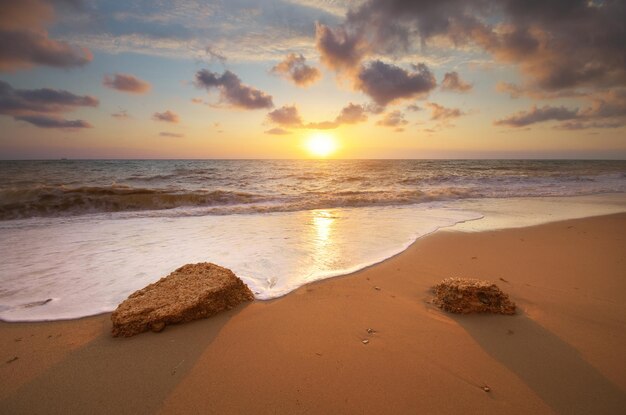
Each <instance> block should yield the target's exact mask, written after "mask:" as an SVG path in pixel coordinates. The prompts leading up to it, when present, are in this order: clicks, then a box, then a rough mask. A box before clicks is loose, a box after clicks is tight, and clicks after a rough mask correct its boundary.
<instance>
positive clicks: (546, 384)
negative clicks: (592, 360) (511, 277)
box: [454, 315, 626, 415]
mask: <svg viewBox="0 0 626 415" xmlns="http://www.w3.org/2000/svg"><path fill="white" fill-rule="evenodd" d="M454 320H456V321H457V322H458V323H459V324H460V325H461V326H462V327H463V328H464V329H465V330H466V331H467V332H468V333H469V334H470V335H471V336H472V337H473V338H474V339H475V340H476V341H477V342H478V344H480V345H481V346H482V348H483V349H484V350H485V351H486V352H487V353H488V354H489V355H491V356H492V357H493V358H495V359H497V360H498V361H499V362H501V363H502V364H503V365H505V366H506V367H507V368H509V369H510V370H511V371H512V372H514V373H515V374H517V376H518V377H519V378H520V379H521V380H522V381H523V382H524V383H525V384H526V385H527V386H528V387H529V388H530V389H532V390H533V391H534V392H535V393H536V394H537V395H538V396H539V397H540V398H541V399H543V401H544V402H546V404H548V405H549V406H550V407H551V408H552V409H553V410H554V411H555V412H557V413H559V414H568V415H570V414H618V413H624V412H623V411H624V410H625V408H626V394H625V393H624V392H623V391H622V390H621V389H619V388H618V387H617V386H616V385H614V384H613V383H612V382H611V381H609V380H608V379H607V378H605V377H604V376H603V375H602V374H601V373H600V372H599V371H598V370H597V369H595V368H594V367H593V366H592V365H590V364H589V363H588V362H587V361H586V360H585V359H584V358H583V357H582V356H581V355H580V353H579V352H578V351H577V350H576V349H574V348H573V347H572V346H570V345H569V344H568V343H566V342H564V341H563V340H561V339H560V338H559V337H557V336H556V335H554V334H553V333H551V332H550V331H548V330H546V329H545V328H543V327H542V326H541V325H539V324H537V323H536V322H534V321H533V320H531V319H530V318H528V317H527V316H525V315H518V316H514V317H507V316H495V315H468V316H457V317H454ZM622 358H623V356H615V359H622ZM493 386H497V385H493Z"/></svg>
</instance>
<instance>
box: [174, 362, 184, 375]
mask: <svg viewBox="0 0 626 415" xmlns="http://www.w3.org/2000/svg"><path fill="white" fill-rule="evenodd" d="M184 361H185V359H183V360H181V361H180V362H179V363H178V364H177V365H176V366H174V368H173V369H172V376H174V375H175V374H176V369H178V368H179V367H180V365H182V364H183V362H184Z"/></svg>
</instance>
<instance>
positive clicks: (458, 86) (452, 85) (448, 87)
mask: <svg viewBox="0 0 626 415" xmlns="http://www.w3.org/2000/svg"><path fill="white" fill-rule="evenodd" d="M441 89H442V90H443V91H456V92H468V91H471V90H472V85H471V84H468V83H467V82H465V81H463V80H462V79H461V78H460V77H459V74H458V73H457V72H446V74H445V75H444V77H443V81H442V82H441Z"/></svg>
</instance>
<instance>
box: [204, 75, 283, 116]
mask: <svg viewBox="0 0 626 415" xmlns="http://www.w3.org/2000/svg"><path fill="white" fill-rule="evenodd" d="M196 86H198V87H199V88H204V89H206V90H207V91H211V90H212V89H217V90H219V91H220V99H221V100H222V101H223V102H226V103H228V104H230V105H232V106H233V107H236V108H241V109H247V110H253V109H261V108H272V107H273V106H274V103H273V102H272V96H271V95H268V94H266V93H265V92H263V91H261V90H258V89H256V88H253V87H251V86H248V85H244V84H242V83H241V79H239V77H238V76H237V75H235V74H234V73H232V72H231V71H225V72H224V73H223V74H222V75H219V74H217V73H215V72H210V71H208V70H206V69H203V70H200V71H198V72H197V73H196Z"/></svg>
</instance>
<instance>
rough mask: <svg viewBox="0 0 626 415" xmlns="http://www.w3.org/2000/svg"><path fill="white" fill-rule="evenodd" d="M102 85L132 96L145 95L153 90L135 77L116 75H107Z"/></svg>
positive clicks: (146, 83)
mask: <svg viewBox="0 0 626 415" xmlns="http://www.w3.org/2000/svg"><path fill="white" fill-rule="evenodd" d="M102 85H104V86H106V87H108V88H111V89H116V90H118V91H122V92H130V93H131V94H144V93H146V92H148V91H149V90H150V88H151V86H150V84H149V83H148V82H146V81H143V80H141V79H139V78H137V77H135V76H133V75H128V74H122V73H116V74H114V75H113V76H110V75H105V76H104V79H103V80H102Z"/></svg>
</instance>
